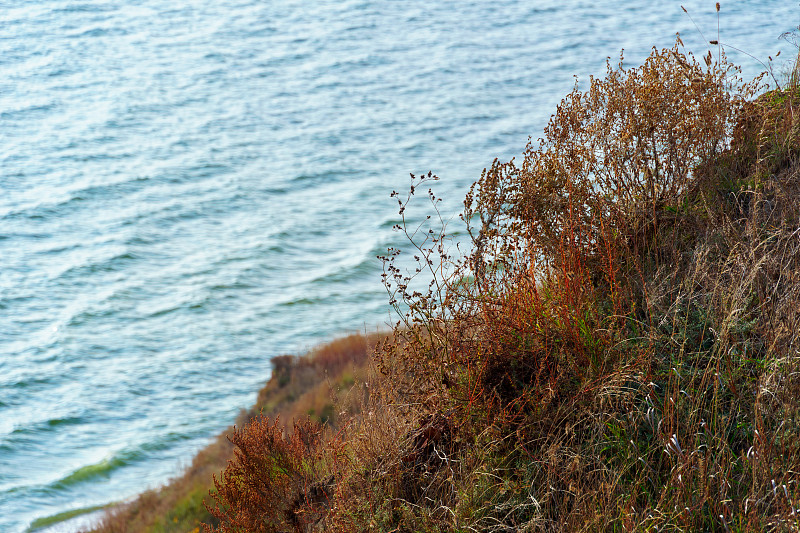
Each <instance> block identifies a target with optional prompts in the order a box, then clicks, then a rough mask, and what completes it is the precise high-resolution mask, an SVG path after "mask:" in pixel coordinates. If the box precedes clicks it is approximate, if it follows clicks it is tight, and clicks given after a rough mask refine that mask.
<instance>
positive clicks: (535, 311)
mask: <svg viewBox="0 0 800 533" xmlns="http://www.w3.org/2000/svg"><path fill="white" fill-rule="evenodd" d="M679 44H680V43H679ZM718 59H719V60H718V61H716V60H715V58H713V57H712V56H711V55H710V54H709V56H707V57H705V58H703V61H702V62H698V61H697V60H696V59H695V58H694V57H693V56H692V55H691V54H687V53H685V52H684V51H683V50H682V48H681V47H680V46H678V45H676V46H675V47H673V48H671V49H666V50H661V51H656V50H654V51H653V53H652V55H651V56H650V57H649V58H648V59H647V60H646V61H645V63H644V64H643V65H642V66H641V67H638V68H623V67H622V66H619V67H616V68H614V67H611V66H609V69H608V73H607V75H606V77H605V78H603V79H591V80H590V85H589V88H588V90H586V91H581V90H578V89H576V90H574V91H573V92H572V93H571V94H569V95H568V96H567V97H566V98H565V99H564V100H563V101H562V102H561V104H560V105H559V107H558V109H557V111H556V113H555V114H554V115H553V117H552V118H551V121H550V123H549V124H548V126H547V128H546V129H545V133H544V138H543V139H541V140H540V141H538V142H531V143H529V145H528V147H527V148H526V150H525V152H524V155H523V158H522V161H521V162H520V163H517V162H515V161H511V162H506V163H502V162H498V161H495V162H494V164H493V165H492V166H491V167H490V168H488V169H487V170H485V171H484V173H483V175H482V176H481V178H480V180H478V181H477V182H476V183H475V185H474V186H473V187H472V189H471V191H470V192H469V194H468V196H467V198H466V201H465V211H464V214H463V220H464V222H465V224H466V226H467V228H468V230H469V235H470V236H471V241H470V244H471V248H470V249H469V250H468V251H466V252H463V253H460V254H457V256H456V257H451V255H450V254H451V253H452V251H451V250H450V249H449V248H448V247H447V242H448V239H447V236H446V235H445V234H444V230H443V228H440V227H433V226H430V227H429V226H427V225H425V224H427V223H428V222H431V221H433V222H435V221H437V220H438V216H437V214H438V213H437V212H436V205H437V199H436V197H435V196H434V194H433V192H432V191H429V193H428V195H429V199H430V201H431V202H432V206H431V209H432V212H431V217H430V218H428V219H425V221H424V223H423V225H422V226H417V223H416V222H414V223H412V222H411V221H410V220H411V219H409V222H408V223H407V222H406V219H405V218H404V219H403V221H404V222H403V224H401V225H400V229H401V231H405V232H406V234H407V235H408V237H409V240H410V247H411V248H412V249H413V252H411V253H410V254H401V253H400V252H398V251H396V250H392V251H390V254H389V256H388V257H387V258H386V269H385V274H386V275H385V283H386V285H387V288H388V289H389V291H390V294H391V301H392V303H393V305H395V306H396V308H397V310H398V312H399V313H400V314H401V320H400V321H399V322H398V325H397V328H396V329H395V331H394V333H393V335H392V336H391V338H389V339H387V340H386V341H384V342H382V343H380V345H379V346H378V347H377V348H376V349H375V351H374V354H373V358H372V365H371V368H372V370H373V371H372V372H365V373H364V374H363V375H362V376H361V379H357V378H356V379H354V381H353V385H352V387H350V388H349V389H348V390H349V391H350V393H349V394H348V395H347V403H345V404H342V407H340V408H337V409H333V410H332V411H330V412H331V413H334V412H336V413H338V412H346V413H347V414H346V415H345V416H341V417H340V418H337V419H336V420H335V423H334V424H333V425H330V424H320V423H319V422H320V421H321V420H319V419H316V420H302V419H298V420H297V422H296V423H295V424H294V425H293V430H292V429H291V428H289V429H288V430H287V428H285V427H284V426H283V425H281V423H279V422H277V421H276V420H275V419H274V418H268V417H256V418H254V419H253V420H252V421H251V422H250V423H248V424H247V425H245V426H243V427H241V428H240V429H237V430H236V431H234V433H233V435H232V436H231V441H232V443H233V444H234V445H235V450H234V457H233V459H232V460H231V461H230V462H229V463H228V465H227V467H226V468H225V470H224V472H223V473H221V474H220V475H218V476H216V478H215V480H214V489H213V490H212V492H211V495H210V497H209V498H207V500H206V504H207V508H208V512H209V513H210V515H211V517H212V518H211V519H210V521H209V522H208V525H207V526H206V530H207V531H213V532H222V533H228V532H231V533H232V532H245V531H246V532H270V531H366V530H370V531H387V532H388V531H408V532H412V531H651V530H657V531H670V530H672V531H686V530H690V531H775V530H790V529H796V528H798V527H800V523H799V522H800V520H798V518H800V517H799V516H798V513H800V487H798V481H800V480H798V477H799V476H800V418H798V414H800V354H798V332H800V313H798V309H800V162H799V161H798V155H800V144H799V138H798V131H799V130H800V117H799V116H798V113H799V112H800V106H798V104H800V92H799V91H798V88H797V85H796V84H789V85H788V86H787V87H785V88H783V89H775V90H772V91H770V92H767V93H765V94H762V95H760V96H758V97H757V98H756V94H757V93H758V91H759V90H761V88H760V87H759V85H758V82H757V81H755V82H748V83H745V82H743V81H742V80H741V79H739V77H738V73H737V70H736V69H735V68H733V67H731V66H730V65H728V64H727V63H725V60H724V57H721V58H718ZM433 180H435V176H432V175H430V174H429V175H428V176H422V177H420V178H414V179H413V182H412V187H411V189H410V192H409V195H408V196H407V197H406V198H401V197H399V195H397V196H398V202H399V205H400V209H401V215H403V216H404V217H405V214H406V208H407V207H408V206H409V205H410V202H413V200H414V197H415V194H416V193H417V192H418V191H420V190H424V189H425V188H426V187H427V186H428V184H429V183H430V182H432V181H433ZM406 255H410V256H414V257H415V261H416V266H415V267H412V268H411V269H410V271H407V269H406V268H404V267H402V266H400V262H401V261H402V260H403V257H405V256H406ZM454 255H456V254H454ZM421 279H425V280H428V281H429V282H430V283H429V284H428V283H427V281H426V282H424V283H423V285H425V286H423V287H420V281H419V280H421ZM280 375H281V374H280V372H277V373H276V377H274V378H273V382H276V383H279V382H280ZM276 380H277V381H276ZM315 414H316V415H317V416H320V415H319V413H315ZM326 416H327V415H326ZM323 418H325V417H323ZM282 420H287V419H286V418H283V419H282ZM123 530H124V529H113V528H111V529H108V531H123ZM154 531H155V530H154Z"/></svg>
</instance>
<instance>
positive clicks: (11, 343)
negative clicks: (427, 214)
mask: <svg viewBox="0 0 800 533" xmlns="http://www.w3.org/2000/svg"><path fill="white" fill-rule="evenodd" d="M713 4H714V3H713V2H705V1H703V2H697V1H686V2H684V5H686V6H687V8H689V10H690V13H691V14H692V17H693V18H694V20H695V21H696V22H697V24H698V26H699V27H700V29H701V30H702V32H703V33H704V34H705V35H706V37H707V38H708V39H714V38H716V33H717V17H716V14H715V12H714V5H713ZM722 7H723V9H722V14H721V17H720V19H719V21H720V26H721V31H722V40H723V41H724V42H727V43H729V44H731V45H733V46H736V47H737V48H741V49H743V50H746V51H747V52H749V53H750V54H752V55H754V56H756V57H759V58H760V59H762V60H765V61H766V59H767V56H768V55H773V56H774V55H775V53H776V52H777V51H778V50H783V55H782V56H781V58H779V59H783V58H784V57H791V56H792V55H793V54H796V49H794V48H793V47H792V46H791V45H789V44H787V43H786V42H784V41H780V40H778V36H779V35H780V34H781V33H782V32H784V31H789V30H792V29H793V27H795V26H796V25H797V24H798V23H800V16H799V11H798V7H797V6H796V5H791V6H789V5H787V3H786V2H785V1H770V0H758V1H753V2H747V3H744V2H739V3H733V2H731V3H730V5H728V4H724V5H723V6H722ZM675 32H681V34H682V36H683V40H684V42H685V43H686V45H687V46H688V47H690V48H692V49H694V50H695V51H697V52H698V53H704V52H705V50H706V47H705V46H704V45H703V39H702V38H701V36H700V34H699V32H698V30H697V29H695V27H694V25H693V23H692V21H691V20H690V19H689V18H688V17H687V16H686V15H685V14H684V13H683V12H682V11H681V9H680V6H679V3H678V2H661V3H650V2H623V1H619V0H615V1H606V2H590V1H574V2H560V1H555V0H542V1H537V2H533V1H530V2H524V1H521V0H491V1H477V0H473V1H470V0H467V1H458V2H456V1H441V2H432V1H430V0H425V1H421V0H409V1H405V2H378V1H374V0H336V1H319V2H317V1H302V2H301V1H288V0H287V1H283V0H275V1H267V2H265V1H260V0H239V1H230V0H215V1H209V0H206V1H200V0H193V1H192V0H187V1H184V2H174V1H168V0H116V1H98V0H87V1H85V2H76V1H66V0H37V1H31V0H28V1H25V0H17V1H15V2H13V3H12V2H6V1H2V0H0V531H3V532H11V533H14V532H20V531H23V530H24V529H25V528H26V527H27V526H28V525H29V524H30V523H31V521H33V520H34V519H36V518H40V517H45V516H50V515H53V514H55V513H59V512H63V511H67V510H71V509H77V508H84V507H88V506H92V505H97V504H103V503H107V502H110V501H116V500H121V499H125V498H127V497H130V496H132V495H135V494H136V493H138V492H140V491H142V490H143V489H145V488H149V487H154V486H157V485H159V484H161V483H163V482H165V481H166V480H167V479H168V478H169V477H170V476H172V475H175V474H176V473H178V472H179V471H180V469H181V467H184V466H186V465H187V464H188V462H189V461H190V460H191V457H192V454H193V453H194V452H195V451H197V450H198V449H199V448H200V447H202V446H203V445H205V444H206V443H207V442H208V440H209V439H210V437H211V436H212V435H214V434H215V433H217V432H218V431H220V430H221V429H222V428H224V427H225V426H227V425H228V424H230V423H231V422H232V421H233V419H234V417H235V415H236V413H237V412H238V411H239V410H240V409H242V408H244V407H247V406H249V405H250V404H251V403H252V402H253V400H254V398H255V392H256V391H257V389H258V388H259V386H260V385H261V384H262V383H263V382H264V381H265V380H266V379H267V378H268V376H269V358H270V357H271V356H274V355H278V354H281V353H297V352H302V351H303V350H305V349H307V348H309V347H311V346H313V345H315V344H317V343H319V342H321V341H324V340H325V339H329V338H331V337H333V336H335V335H337V334H342V333H347V332H353V331H373V330H375V329H377V328H379V327H381V326H382V325H384V324H386V323H387V322H391V321H392V320H393V318H392V317H391V316H390V314H389V311H388V305H387V302H388V298H387V296H386V293H385V290H384V289H383V287H382V286H381V283H380V273H381V265H380V262H379V261H378V260H377V259H376V256H377V255H378V254H380V253H382V252H384V251H385V250H386V248H387V247H389V246H397V245H399V244H401V243H402V240H401V239H400V236H399V235H398V234H397V233H395V232H392V230H391V227H392V225H393V224H395V223H396V222H397V216H396V213H395V204H394V203H393V201H392V200H391V199H390V198H389V193H390V192H391V191H392V190H393V189H398V190H403V189H405V188H406V186H407V183H408V173H409V172H414V173H421V172H427V171H428V170H433V171H434V172H436V173H438V174H439V175H440V176H442V178H443V179H442V180H441V181H440V182H438V183H437V189H436V192H437V193H438V194H439V195H441V196H444V197H445V198H446V201H445V203H444V207H443V210H444V212H445V213H446V214H451V213H453V212H455V211H456V210H457V209H458V205H459V202H460V201H461V199H462V198H463V195H464V193H465V192H466V189H467V188H468V186H469V185H470V183H471V182H472V181H473V180H474V179H476V178H477V177H478V176H479V175H480V171H481V169H482V168H483V167H485V166H487V165H488V164H490V163H491V161H492V159H493V158H495V157H499V158H501V159H509V158H510V157H512V156H515V155H519V154H520V153H521V152H522V150H523V148H524V146H525V144H526V142H527V139H528V136H529V135H532V136H534V137H537V136H538V135H540V133H541V131H542V129H543V127H544V126H545V124H546V122H547V119H548V117H549V115H550V113H551V112H552V111H553V110H554V109H555V106H556V104H557V103H558V102H559V100H560V99H561V97H562V96H563V95H564V94H566V93H567V92H568V91H569V90H570V89H571V88H572V86H573V84H574V78H573V75H575V74H577V75H579V76H580V77H581V79H583V80H586V79H587V78H588V76H589V75H590V74H595V75H597V74H602V73H603V72H604V63H605V60H606V57H608V56H611V57H612V59H613V58H617V57H618V55H619V51H620V49H621V48H625V49H626V54H627V61H629V62H630V63H636V62H639V61H641V59H642V58H643V57H645V55H646V54H647V53H648V52H649V49H650V47H651V46H653V45H656V46H669V45H671V44H672V42H673V40H674V34H675ZM713 48H714V51H715V52H716V47H713ZM729 55H730V57H731V58H732V59H734V60H735V61H737V62H739V63H740V64H742V65H743V67H744V69H745V73H746V74H748V75H754V74H755V73H757V72H759V71H760V70H761V69H762V67H761V65H759V64H758V63H757V62H756V61H754V60H753V59H751V58H749V57H747V56H745V55H742V54H739V53H737V52H735V51H733V50H729ZM782 65H783V63H782V62H780V61H779V62H778V63H777V70H778V71H780V68H781V66H782ZM778 74H780V72H778Z"/></svg>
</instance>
